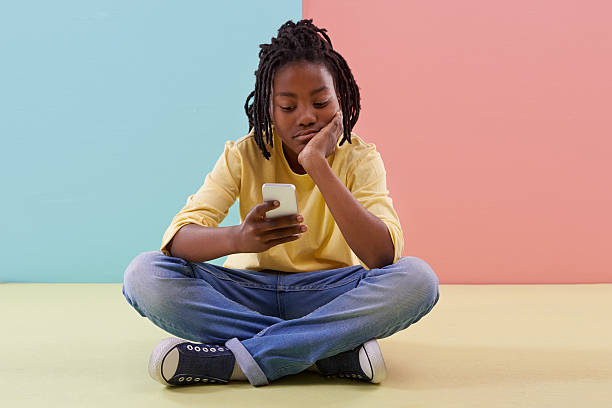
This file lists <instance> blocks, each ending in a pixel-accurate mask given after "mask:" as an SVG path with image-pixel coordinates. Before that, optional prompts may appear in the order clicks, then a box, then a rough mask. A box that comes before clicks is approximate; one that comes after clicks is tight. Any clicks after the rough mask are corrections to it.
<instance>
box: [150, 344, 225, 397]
mask: <svg viewBox="0 0 612 408" xmlns="http://www.w3.org/2000/svg"><path fill="white" fill-rule="evenodd" d="M235 361H236V358H235V357H234V354H233V353H232V352H231V351H230V350H229V349H228V348H227V347H225V346H219V345H214V344H200V343H190V342H188V341H186V340H181V339H179V338H176V337H168V338H167V339H164V340H162V341H161V342H160V343H159V344H158V345H157V346H155V348H154V349H153V351H152V352H151V357H150V358H149V375H150V376H151V378H153V379H154V380H155V381H159V382H160V383H162V384H164V385H190V384H204V383H227V382H229V380H230V377H231V375H232V371H233V370H234V363H235Z"/></svg>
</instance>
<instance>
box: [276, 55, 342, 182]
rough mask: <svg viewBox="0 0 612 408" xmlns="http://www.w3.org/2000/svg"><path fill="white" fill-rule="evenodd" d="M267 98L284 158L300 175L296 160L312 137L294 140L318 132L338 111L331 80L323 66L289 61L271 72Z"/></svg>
mask: <svg viewBox="0 0 612 408" xmlns="http://www.w3.org/2000/svg"><path fill="white" fill-rule="evenodd" d="M271 99H272V100H271V103H270V107H271V109H270V110H271V116H272V121H273V122H274V127H275V129H276V133H277V134H278V135H279V137H280V138H281V139H282V141H283V145H284V146H283V150H284V152H285V157H286V158H287V161H288V163H289V165H290V166H291V168H292V169H293V170H294V171H296V172H298V173H301V174H304V173H305V171H304V170H303V169H302V168H301V166H300V164H299V163H298V161H297V157H298V155H299V154H300V152H301V151H302V149H304V147H305V146H306V144H307V143H308V141H309V140H310V139H312V137H308V138H306V139H303V138H302V139H299V140H297V139H296V138H295V136H296V134H297V133H298V132H304V131H310V130H312V131H313V132H315V133H316V132H318V131H319V130H321V128H323V127H325V126H326V125H327V124H328V123H329V122H330V121H331V120H332V118H333V117H334V114H335V113H336V112H337V111H339V110H340V104H339V102H338V97H337V95H336V90H335V87H334V80H333V77H332V75H331V73H330V72H329V70H328V69H327V67H325V65H323V64H316V63H311V62H291V63H289V64H287V65H284V66H282V67H281V68H280V69H279V70H277V71H276V72H275V74H274V78H273V81H272V95H271Z"/></svg>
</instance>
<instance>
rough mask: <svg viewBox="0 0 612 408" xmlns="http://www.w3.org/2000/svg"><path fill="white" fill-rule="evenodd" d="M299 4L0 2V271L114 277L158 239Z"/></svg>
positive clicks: (243, 123)
mask: <svg viewBox="0 0 612 408" xmlns="http://www.w3.org/2000/svg"><path fill="white" fill-rule="evenodd" d="M301 13H302V4H301V1H297V0H295V1H285V0H269V1H264V2H252V1H246V0H245V1H231V2H203V1H181V2H171V1H130V2H124V1H89V2H80V1H65V0H64V1H62V0H60V1H56V2H44V1H37V2H32V1H20V2H3V3H2V5H0V59H1V60H0V141H1V146H2V148H1V149H0V151H1V153H0V177H2V200H0V228H1V231H2V234H1V240H2V241H1V242H0V244H1V245H0V247H1V248H2V255H3V256H2V259H3V262H2V266H1V269H0V281H3V282H43V283H47V282H68V283H70V282H74V283H81V282H82V283H117V282H122V280H123V273H124V271H125V268H126V267H127V265H128V264H129V262H130V261H131V260H132V259H133V258H134V257H135V256H136V255H138V254H139V253H140V252H144V251H152V250H158V249H159V247H160V245H161V239H162V235H163V233H164V231H165V230H166V228H167V227H168V225H169V224H170V222H171V220H172V218H173V217H174V215H175V214H176V213H177V212H178V211H179V210H180V209H181V208H182V207H183V205H184V204H185V202H186V199H187V197H188V196H189V195H190V194H193V193H195V192H196V191H197V190H198V188H199V187H200V186H201V185H202V183H203V182H204V178H205V176H206V174H207V173H208V172H209V171H210V170H212V167H213V165H214V163H215V161H216V160H217V158H218V157H219V155H220V154H221V152H222V151H223V147H224V142H225V141H226V140H235V139H237V138H239V137H242V136H244V135H246V134H247V132H248V120H247V117H246V115H245V113H244V104H245V101H246V97H247V95H248V94H249V92H251V91H252V90H253V89H254V86H255V76H254V71H255V70H256V69H257V64H258V62H259V57H258V54H259V50H260V48H259V44H261V43H269V42H270V39H271V38H272V37H273V36H276V34H277V31H278V28H279V27H280V26H281V25H282V24H283V23H284V22H286V21H287V20H293V21H295V22H297V21H298V20H299V19H300V18H301ZM237 207H238V206H237V202H236V204H235V205H234V206H233V207H232V208H231V210H230V213H229V214H228V216H227V217H226V219H225V220H224V221H223V223H222V224H221V225H222V226H224V225H236V224H239V223H240V217H239V213H238V209H237ZM224 260H225V257H224V258H219V259H217V260H215V261H211V262H213V263H215V264H218V265H220V264H222V263H223V261H224Z"/></svg>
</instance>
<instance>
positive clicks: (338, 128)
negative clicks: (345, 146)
mask: <svg viewBox="0 0 612 408" xmlns="http://www.w3.org/2000/svg"><path fill="white" fill-rule="evenodd" d="M342 133H344V125H343V124H342V111H338V112H336V114H335V115H334V116H333V117H332V119H331V120H330V121H329V123H328V124H327V125H325V127H324V128H323V129H321V130H320V131H319V133H317V134H316V135H315V136H314V137H313V138H312V139H310V140H309V141H308V143H307V144H306V146H305V147H304V149H302V151H301V152H300V154H299V156H298V162H299V163H300V165H301V166H302V167H304V169H306V171H308V170H307V166H308V164H309V162H311V161H312V160H316V159H326V158H328V157H329V156H331V155H332V154H333V153H334V151H335V150H336V145H337V144H338V139H340V136H341V135H342Z"/></svg>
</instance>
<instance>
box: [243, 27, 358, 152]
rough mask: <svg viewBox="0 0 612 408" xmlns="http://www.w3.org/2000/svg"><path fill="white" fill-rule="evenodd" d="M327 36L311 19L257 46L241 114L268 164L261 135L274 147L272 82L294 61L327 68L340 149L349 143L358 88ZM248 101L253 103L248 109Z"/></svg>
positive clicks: (356, 109) (355, 111) (356, 115)
mask: <svg viewBox="0 0 612 408" xmlns="http://www.w3.org/2000/svg"><path fill="white" fill-rule="evenodd" d="M326 32H327V30H326V29H325V28H318V27H317V26H315V25H314V24H312V19H307V20H300V21H298V22H297V23H294V22H293V21H291V20H289V21H287V22H286V23H285V24H283V25H282V26H281V27H280V28H279V30H278V35H277V37H276V38H274V37H273V38H272V41H271V43H270V44H260V45H259V47H260V48H261V50H260V51H259V66H258V68H257V71H255V78H256V79H255V90H254V91H252V92H251V93H250V94H249V96H248V97H247V99H246V103H245V104H244V110H245V112H246V115H247V117H248V118H249V132H251V130H252V129H253V128H255V131H254V134H255V141H256V142H257V146H258V147H259V149H260V150H261V151H262V153H263V156H264V158H266V160H270V152H268V150H266V146H265V144H264V141H263V134H264V133H265V136H266V143H267V144H269V145H270V146H271V147H274V144H273V143H274V142H273V137H272V136H273V135H272V126H271V123H272V118H271V117H270V93H271V88H272V79H273V77H274V73H275V72H276V71H277V70H278V69H279V68H281V67H282V66H284V65H286V64H288V63H290V62H293V61H307V62H313V63H323V64H324V65H325V66H326V67H327V69H328V70H329V72H330V73H331V75H332V77H333V79H334V84H335V87H336V93H337V95H338V99H339V102H340V107H341V109H342V116H343V119H342V120H343V126H344V135H343V137H342V140H341V141H340V146H342V144H343V143H344V142H345V141H348V142H349V143H352V142H351V131H352V130H353V126H355V123H357V118H359V111H360V110H361V103H360V101H361V98H360V95H359V87H358V86H357V83H355V79H354V78H353V74H352V72H351V70H350V68H349V66H348V64H347V63H346V61H345V60H344V58H343V57H342V56H341V55H340V54H339V53H337V52H336V51H335V50H334V49H333V47H332V43H331V40H330V39H329V37H328V36H327V34H325V33H326ZM319 33H320V34H321V35H319ZM321 36H323V37H321ZM251 98H253V103H252V104H251V105H249V100H250V99H251Z"/></svg>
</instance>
